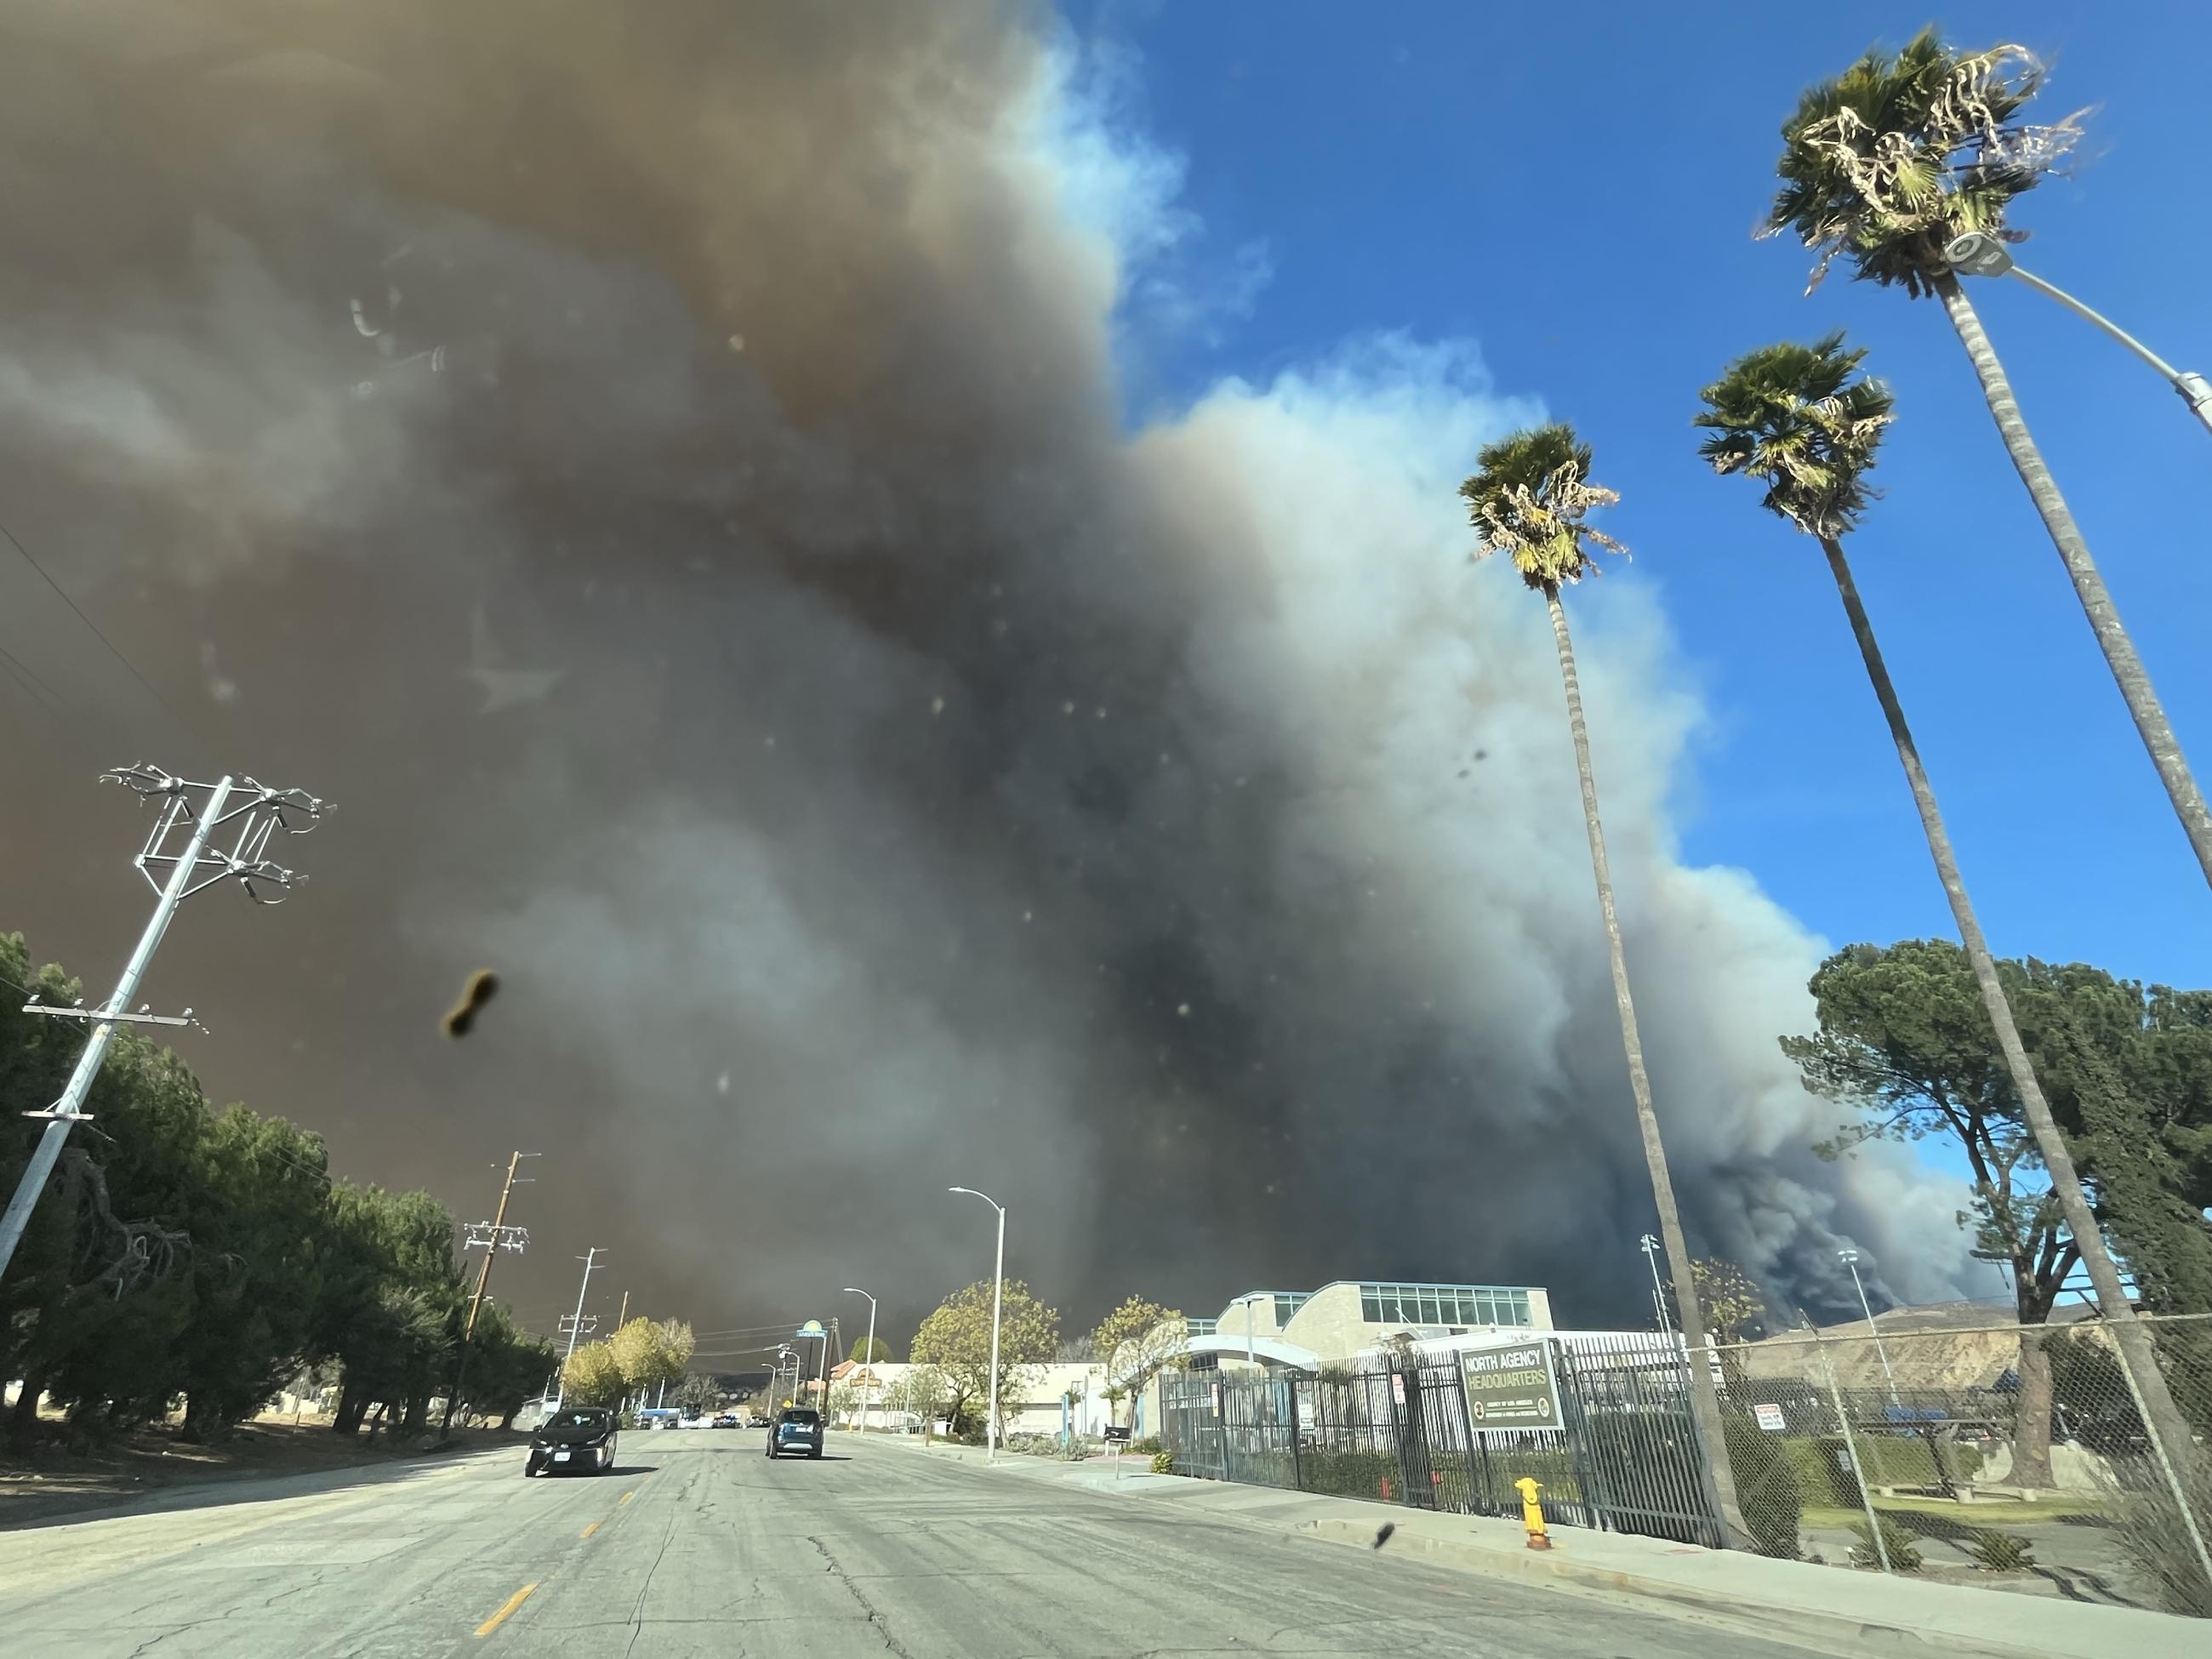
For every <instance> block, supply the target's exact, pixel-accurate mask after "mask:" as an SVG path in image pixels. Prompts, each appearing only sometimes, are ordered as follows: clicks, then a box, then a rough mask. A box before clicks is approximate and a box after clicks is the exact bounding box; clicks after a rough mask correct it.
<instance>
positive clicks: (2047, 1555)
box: [1161, 1316, 2212, 1618]
mask: <svg viewBox="0 0 2212 1659" xmlns="http://www.w3.org/2000/svg"><path fill="white" fill-rule="evenodd" d="M2145 1323H2146V1324H2147V1325H2148V1326H2149V1327H2150V1328H2151V1330H2152V1334H2153V1343H2154V1349H2155V1351H2156V1353H2157V1357H2158V1362H2159V1365H2160V1370H2161V1372H2162V1373H2163V1375H2164V1377H2165V1381H2166V1389H2167V1390H2168V1392H2169V1393H2170V1394H2171V1395H2172V1398H2173V1400H2174V1401H2175V1403H2176V1405H2177V1406H2178V1407H2179V1409H2180V1411H2181V1413H2182V1415H2183V1417H2184V1418H2185V1419H2186V1420H2187V1422H2188V1424H2189V1425H2190V1430H2189V1435H2188V1438H2187V1442H2186V1443H2184V1444H2179V1445H2174V1444H2171V1443H2165V1442H2163V1441H2161V1442H2160V1443H2154V1441H2153V1439H2152V1437H2151V1436H2150V1435H2148V1433H2147V1432H2146V1431H2145V1429H2144V1407H2143V1404H2142V1388H2141V1383H2140V1380H2139V1379H2136V1378H2135V1377H2133V1376H2131V1375H2130V1370H2129V1369H2128V1366H2127V1364H2126V1362H2125V1360H2124V1356H2123V1355H2122V1353H2121V1352H2120V1350H2119V1349H2118V1346H2116V1345H2115V1344H2114V1343H2113V1341H2112V1338H2111V1334H2110V1333H2109V1331H2108V1330H2107V1329H2106V1327H2104V1326H2103V1325H2102V1324H2100V1323H2099V1322H2095V1321H2093V1320H2081V1321H2078V1322H2075V1323H2071V1324H2063V1325H2058V1324H2054V1325H2048V1326H2030V1327H2022V1326H2019V1325H2016V1324H2013V1325H1999V1324H1990V1325H1987V1326H1980V1327H1973V1328H1959V1327H1956V1326H1953V1327H1950V1328H1916V1329H1897V1328H1883V1329H1881V1330H1880V1331H1879V1333H1875V1332H1873V1331H1869V1329H1868V1328H1865V1327H1863V1326H1862V1327H1857V1328H1854V1329H1853V1330H1851V1331H1850V1332H1848V1333H1845V1334H1836V1333H1833V1332H1824V1333H1812V1332H1806V1333H1797V1334H1790V1335H1785V1336H1780V1337H1775V1338H1770V1339H1768V1340H1765V1341H1760V1342H1752V1343H1742V1344H1736V1345H1732V1346H1721V1347H1719V1348H1717V1350H1716V1358H1715V1364H1716V1370H1717V1380H1718V1382H1719V1383H1720V1395H1721V1402H1722V1414H1723V1431H1724V1434H1725V1436H1726V1439H1727V1445H1728V1453H1729V1463H1730V1465H1731V1467H1732V1468H1733V1471H1734V1474H1735V1493H1736V1499H1737V1504H1738V1507H1739V1509H1740V1511H1741V1515H1742V1517H1743V1521H1744V1525H1745V1529H1746V1531H1747V1534H1749V1535H1748V1537H1747V1539H1744V1540H1741V1544H1742V1545H1743V1546H1744V1547H1749V1548H1752V1549H1754V1550H1756V1551H1757V1552H1758V1553H1761V1554H1765V1555H1772V1556H1778V1557H1782V1558H1784V1559H1802V1560H1808V1561H1814V1562H1820V1563H1825V1564H1828V1565H1834V1566H1838V1567H1841V1568H1850V1569H1857V1570H1860V1571H1877V1572H1889V1573H1897V1574H1910V1575H1914V1576H1917V1577H1923V1578H1926V1579H1932V1580H1937V1581H1942V1582H1949V1583H1968V1584H1976V1585H1981V1586H1985V1587H1989V1588H1992V1589H2011V1590H2015V1591H2022V1592H2027V1593H2030V1594H2038V1595H2058V1596H2063V1597H2066V1598H2068V1599H2070V1600H2074V1601H2101V1602H2106V1603H2112V1604H2117V1605H2122V1606H2130V1607H2152V1608H2158V1609H2160V1610H2163V1611H2166V1612H2170V1613H2186V1614H2192V1615H2195V1616H2197V1617H2204V1618H2212V1550H2208V1548H2207V1543H2208V1540H2212V1317H2206V1316H2189V1317H2172V1318H2165V1319H2153V1320H2146V1322H2145ZM1531 1340H1533V1341H1534V1342H1535V1343H1538V1344H1541V1347H1542V1349H1543V1350H1544V1352H1546V1353H1547V1354H1548V1364H1549V1367H1550V1373H1551V1376H1552V1378H1553V1383H1548V1384H1547V1386H1553V1385H1555V1387H1556V1392H1557V1395H1558V1399H1557V1401H1556V1408H1555V1409H1554V1410H1553V1412H1552V1413H1551V1415H1550V1417H1549V1418H1548V1419H1547V1421H1548V1422H1554V1423H1555V1424H1556V1426H1547V1427H1541V1428H1519V1429H1510V1430H1498V1429H1493V1428H1491V1427H1488V1426H1486V1425H1487V1424H1488V1423H1490V1422H1493V1421H1495V1420H1496V1419H1495V1417H1494V1415H1491V1416H1486V1415H1485V1413H1484V1409H1483V1407H1482V1405H1481V1403H1480V1401H1476V1402H1475V1403H1474V1405H1472V1406H1471V1405H1470V1399H1471V1395H1470V1389H1469V1383H1468V1373H1467V1370H1465V1369H1464V1358H1465V1357H1464V1356H1461V1355H1456V1354H1451V1355H1436V1354H1423V1355H1420V1356H1418V1357H1415V1356H1405V1357H1396V1358H1391V1359H1390V1360H1389V1361H1388V1362H1387V1364H1378V1365H1376V1366H1371V1367H1370V1368H1368V1369H1362V1370H1353V1369H1349V1368H1331V1369H1328V1370H1324V1371H1323V1372H1322V1373H1321V1374H1320V1375H1319V1376H1293V1375H1291V1374H1288V1373H1270V1374H1266V1375H1261V1374H1257V1373H1236V1372H1191V1373H1176V1374H1170V1376H1167V1377H1165V1378H1164V1379H1163V1383H1162V1389H1161V1403H1162V1407H1163V1411H1162V1424H1161V1442H1162V1444H1163V1445H1164V1447H1165V1448H1166V1449H1167V1450H1168V1451H1169V1452H1170V1454H1171V1455H1172V1456H1173V1458H1174V1462H1175V1468H1176V1472H1177V1473H1179V1474H1192V1475H1198V1476H1202V1477H1206V1478H1211V1479H1213V1480H1240V1481H1246V1482H1250V1483H1253V1484H1257V1485H1263V1486H1279V1487H1283V1488H1285V1489H1286V1490H1292V1491H1302V1492H1316V1493H1327V1494H1331V1495H1334V1496H1340V1497H1349V1498H1371V1499H1378V1500H1381V1501H1383V1502H1389V1503H1395V1504H1410V1505H1413V1506H1415V1507H1419V1508H1425V1509H1435V1510H1444V1511H1448V1512H1452V1513H1458V1514H1472V1515H1490V1516H1518V1515H1519V1514H1520V1498H1519V1494H1518V1493H1517V1492H1516V1490H1515V1487H1514V1482H1515V1481H1516V1480H1520V1479H1522V1478H1523V1477H1527V1478H1530V1479H1534V1480H1537V1481H1539V1482H1540V1483H1541V1486H1542V1488H1543V1493H1542V1501H1543V1504H1544V1510H1545V1514H1546V1516H1547V1517H1548V1518H1549V1519H1550V1520H1552V1521H1553V1522H1557V1523H1559V1524H1561V1525H1565V1526H1570V1527H1573V1526H1582V1527H1596V1528H1607V1529H1609V1530H1613V1531H1619V1532H1629V1533H1638V1534H1644V1535H1646V1536H1650V1537H1658V1538H1668V1539H1674V1540H1677V1541H1683V1542H1688V1543H1698V1544H1705V1545H1708V1546H1717V1545H1718V1544H1720V1543H1721V1542H1723V1535H1722V1528H1721V1524H1720V1522H1719V1519H1718V1516H1719V1514H1720V1506H1719V1504H1718V1501H1717V1492H1716V1491H1715V1489H1714V1486H1713V1484H1712V1481H1711V1472H1710V1470H1709V1468H1708V1467H1707V1462H1708V1460H1707V1458H1706V1455H1705V1446H1704V1443H1703V1441H1702V1439H1701V1437H1700V1436H1699V1432H1698V1429H1697V1425H1696V1424H1695V1421H1694V1420H1693V1419H1692V1414H1691V1410H1690V1402H1689V1388H1688V1379H1689V1370H1688V1364H1687V1361H1686V1356H1685V1355H1684V1353H1683V1352H1682V1349H1681V1346H1680V1342H1679V1340H1676V1339H1671V1338H1666V1337H1658V1336H1641V1337H1640V1336H1633V1335H1628V1336H1613V1337H1593V1336H1587V1335H1576V1334H1550V1335H1546V1336H1542V1337H1539V1338H1534V1339H1531Z"/></svg>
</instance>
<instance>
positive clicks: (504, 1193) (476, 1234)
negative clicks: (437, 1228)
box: [438, 1152, 543, 1439]
mask: <svg viewBox="0 0 2212 1659" xmlns="http://www.w3.org/2000/svg"><path fill="white" fill-rule="evenodd" d="M541 1156H543V1154H541V1153H538V1152H516V1153H515V1154H513V1156H512V1157H510V1158H508V1159H507V1179H506V1181H505V1182H502V1183H501V1186H500V1189H499V1208H498V1209H496V1210H495V1211H494V1212H492V1218H491V1219H490V1220H489V1221H471V1223H469V1226H468V1234H467V1237H465V1238H464V1239H463V1240H462V1241H461V1249H462V1252H463V1253H464V1254H466V1253H467V1252H468V1251H470V1250H473V1249H479V1248H480V1249H483V1253H484V1259H483V1267H480V1268H478V1269H477V1291H476V1294H475V1295H474V1296H472V1297H470V1298H469V1317H468V1322H467V1323H466V1324H465V1325H463V1326H462V1327H461V1352H460V1357H459V1358H458V1359H456V1360H455V1361H454V1363H453V1387H452V1388H450V1389H447V1390H446V1415H445V1419H444V1420H443V1421H442V1422H441V1423H440V1424H439V1425H438V1436H439V1438H441V1439H443V1438H444V1437H446V1436H447V1435H449V1434H451V1433H452V1432H453V1407H454V1406H455V1404H456V1403H458V1402H459V1400H460V1397H461V1384H462V1383H464V1382H465V1381H466V1380H467V1377H468V1374H469V1343H470V1341H471V1339H472V1338H474V1337H475V1335H476V1334H477V1314H478V1313H480V1312H482V1311H483V1299H484V1286H486V1285H489V1284H490V1283H491V1264H492V1258H493V1257H495V1256H496V1255H498V1254H499V1253H500V1252H501V1250H513V1251H515V1252H516V1253H517V1254H520V1252H522V1251H524V1250H526V1249H529V1248H530V1229H529V1228H527V1227H510V1226H508V1225H507V1198H508V1196H509V1195H510V1194H512V1193H513V1191H514V1189H515V1188H517V1187H527V1186H528V1185H529V1184H530V1178H529V1177H528V1176H524V1177H522V1179H520V1181H518V1180H516V1179H515V1175H514V1171H515V1166H516V1165H518V1164H520V1163H521V1162H522V1160H523V1159H524V1158H538V1157H541Z"/></svg>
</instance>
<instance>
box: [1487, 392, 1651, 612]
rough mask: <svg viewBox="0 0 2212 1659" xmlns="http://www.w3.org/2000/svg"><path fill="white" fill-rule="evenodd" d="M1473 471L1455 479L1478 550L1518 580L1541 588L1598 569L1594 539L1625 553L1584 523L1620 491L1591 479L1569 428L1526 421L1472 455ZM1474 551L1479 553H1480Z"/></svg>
mask: <svg viewBox="0 0 2212 1659" xmlns="http://www.w3.org/2000/svg"><path fill="white" fill-rule="evenodd" d="M1474 464H1475V468H1476V471H1475V473H1474V477H1471V478H1468V480H1467V481H1466V482H1465V483H1462V484H1461V485H1460V487H1459V493H1460V495H1461V497H1462V499H1463V500H1464V501H1466V502H1467V509H1468V519H1469V520H1470V521H1471V522H1472V523H1473V524H1474V528H1475V531H1476V532H1477V533H1478V535H1479V536H1480V538H1481V545H1480V553H1503V554H1504V555H1505V556H1507V557H1508V558H1509V559H1510V560H1511V561H1512V564H1513V568H1515V569H1516V570H1517V571H1519V572H1520V573H1521V580H1522V581H1524V582H1526V583H1528V586H1531V587H1533V588H1534V589H1536V590H1537V591H1538V592H1544V593H1555V592H1558V591H1559V587H1560V586H1561V585H1562V584H1563V583H1571V582H1578V581H1580V580H1582V579H1583V577H1584V576H1594V575H1595V574H1598V567H1597V562H1596V561H1595V559H1593V558H1592V557H1591V556H1590V552H1589V549H1590V546H1591V545H1592V544H1595V545H1596V546H1598V547H1601V548H1604V549H1606V550H1607V551H1609V552H1614V553H1620V552H1624V551H1625V549H1623V548H1622V547H1621V545H1620V543H1618V542H1616V541H1614V540H1613V538H1611V537H1610V536H1607V535H1606V534H1605V533H1604V532H1602V531H1600V530H1596V529H1594V528H1592V527H1591V526H1589V525H1587V524H1585V523H1583V515H1584V514H1585V513H1588V512H1589V510H1590V508H1592V507H1606V506H1610V505H1612V504H1613V502H1615V501H1619V500H1620V495H1619V494H1618V493H1617V492H1615V491H1613V490H1611V489H1607V488H1606V487H1605V486H1604V485H1603V484H1598V483H1591V482H1590V477H1589V469H1590V447H1589V445H1588V444H1586V443H1583V441H1581V440H1580V439H1578V438H1577V437H1576V436H1575V429H1574V428H1572V427H1571V426H1566V425H1564V424H1559V423H1556V422H1555V423H1554V424H1553V425H1550V426H1538V427H1529V428H1526V429H1524V430H1522V431H1520V432H1516V433H1514V434H1512V435H1510V436H1509V437H1504V438H1500V439H1499V440H1498V441H1497V442H1496V443H1493V444H1486V445H1485V446H1484V447H1482V448H1481V449H1480V451H1478V452H1477V453H1476V455H1475V458H1474ZM1478 556H1480V554H1478Z"/></svg>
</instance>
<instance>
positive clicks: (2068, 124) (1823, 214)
mask: <svg viewBox="0 0 2212 1659" xmlns="http://www.w3.org/2000/svg"><path fill="white" fill-rule="evenodd" d="M2043 79H2044V69H2043V65H2042V64H2040V63H2039V62H2038V61H2037V60H2036V58H2035V57H2034V55H2033V53H2031V52H2028V51H2027V49H2026V48H2025V47H2022V46H1990V47H1988V48H1986V49H1985V50H1984V51H1980V52H1959V51H1955V50H1954V49H1953V48H1951V47H1949V46H1946V45H1944V43H1943V40H1942V37H1941V36H1940V35H1938V34H1937V33H1936V31H1935V30H1934V29H1933V28H1929V29H1923V31H1922V32H1921V33H1918V34H1917V35H1915V36H1914V37H1913V38H1912V40H1910V41H1909V42H1907V43H1906V45H1905V47H1904V48H1903V49H1902V50H1901V51H1899V52H1896V53H1895V54H1891V53H1888V52H1883V51H1881V49H1880V48H1878V47H1877V48H1876V49H1875V50H1874V51H1871V52H1868V53H1867V54H1866V55H1865V56H1864V57H1863V58H1860V59H1859V60H1858V62H1857V63H1855V64H1852V65H1851V66H1850V68H1849V69H1848V70H1844V73H1843V74H1842V75H1840V76H1837V77H1836V79H1834V80H1832V81H1823V82H1820V83H1818V84H1817V85H1815V86H1814V87H1812V88H1808V90H1807V91H1806V93H1805V94H1804V96H1803V97H1802V99H1800V100H1798V105H1797V108H1796V111H1795V112H1793V113H1792V114H1791V115H1790V118H1789V119H1788V120H1787V121H1785V122H1784V124H1783V127H1782V143H1783V152H1782V159H1781V161H1780V162H1779V164H1778V168H1777V171H1778V173H1780V175H1781V179H1782V188H1781V190H1780V191H1778V193H1777V195H1776V196H1775V198H1774V205H1773V207H1772V208H1771V210H1769V212H1768V215H1767V222H1766V225H1765V232H1764V234H1768V235H1773V234H1778V233H1780V232H1782V231H1785V230H1787V231H1794V232H1795V233H1796V234H1797V236H1798V238H1799V239H1800V240H1802V242H1803V243H1804V244H1805V246H1807V247H1808V248H1810V249H1812V250H1813V251H1814V254H1815V255H1816V256H1817V263H1816V264H1814V268H1813V275H1812V282H1811V283H1810V284H1808V288H1809V287H1811V286H1816V285H1817V284H1818V283H1820V279H1821V277H1822V276H1825V275H1826V273H1827V269H1828V266H1829V265H1830V264H1831V263H1832V262H1833V261H1834V260H1835V259H1836V258H1838V257H1841V258H1848V259H1849V260H1850V261H1851V264H1852V266H1853V271H1852V274H1853V276H1856V277H1857V278H1859V279H1861V280H1863V281H1867V282H1875V283H1882V284H1883V285H1885V286H1888V285H1891V284H1896V285H1899V286H1902V287H1903V288H1904V289H1905V291H1906V292H1907V293H1908V294H1911V295H1922V294H1925V293H1927V292H1929V289H1931V288H1932V287H1933V286H1934V285H1935V283H1936V279H1937V278H1938V277H1939V276H1941V275H1942V273H1944V272H1946V271H1947V270H1948V269H1949V266H1948V262H1947V261H1946V260H1945V258H1944V257H1943V250H1944V248H1945V247H1946V246H1948V244H1949V242H1950V241H1951V240H1952V239H1953V238H1954V237H1956V236H1959V235H1960V234H1963V233H1965V232H1966V231H1970V230H1979V231H1988V232H1990V233H1991V234H1997V235H2001V236H2003V237H2004V238H2005V239H2006V240H2018V234H2017V233H2015V232H2010V231H2008V230H2007V229H2006V228H2005V212H2006V210H2007V209H2008V207H2009V206H2010V205H2011V204H2012V201H2013V198H2014V197H2017V196H2019V195H2021V194H2022V193H2023V192H2024V191H2029V190H2032V189H2033V188H2034V187H2035V185H2036V184H2037V183H2038V182H2039V180H2040V179H2043V178H2044V177H2045V175H2046V174H2047V173H2050V172H2051V171H2052V169H2053V168H2054V167H2056V166H2057V163H2058V162H2059V161H2062V160H2063V158H2064V156H2065V155H2066V154H2067V153H2068V152H2069V150H2070V149H2073V147H2074V146H2075V144H2076V143H2078V142H2080V139H2081V121H2080V117H2079V115H2069V116H2068V117H2066V118H2064V119H2063V120H2061V121H2058V122H2057V123H2055V124H2053V125H2048V126H2037V125H2029V124H2027V123H2024V122H2022V121H2021V120H2020V118H2019V117H2020V115H2021V112H2022V111H2023V110H2025V109H2026V108H2027V105H2028V103H2029V101H2030V100H2032V99H2033V97H2034V96H2035V94H2036V93H2037V92H2038V91H2039V89H2040V88H2041V87H2042V85H2043Z"/></svg>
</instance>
